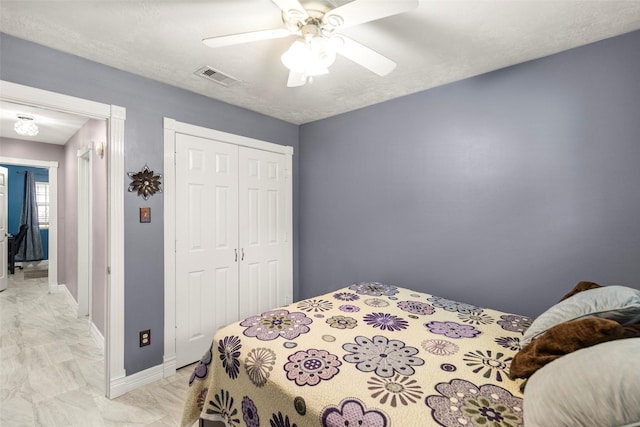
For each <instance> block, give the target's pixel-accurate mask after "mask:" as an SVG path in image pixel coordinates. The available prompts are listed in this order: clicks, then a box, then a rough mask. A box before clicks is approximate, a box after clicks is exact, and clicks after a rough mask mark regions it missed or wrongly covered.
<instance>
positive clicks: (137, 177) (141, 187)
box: [127, 164, 162, 200]
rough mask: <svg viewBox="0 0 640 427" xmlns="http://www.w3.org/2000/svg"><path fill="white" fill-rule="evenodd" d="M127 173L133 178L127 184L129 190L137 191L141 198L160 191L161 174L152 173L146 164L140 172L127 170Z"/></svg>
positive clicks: (146, 197)
mask: <svg viewBox="0 0 640 427" xmlns="http://www.w3.org/2000/svg"><path fill="white" fill-rule="evenodd" d="M127 175H129V178H131V179H132V180H133V181H132V182H131V184H130V185H129V191H137V192H138V196H142V198H143V199H145V200H147V199H148V198H149V196H153V195H154V194H156V193H162V188H160V185H161V184H162V183H161V182H160V179H162V174H157V175H156V174H154V172H153V171H152V170H149V166H147V165H146V164H145V165H144V168H142V170H141V171H140V172H127Z"/></svg>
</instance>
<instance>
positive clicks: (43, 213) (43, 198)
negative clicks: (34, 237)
mask: <svg viewBox="0 0 640 427" xmlns="http://www.w3.org/2000/svg"><path fill="white" fill-rule="evenodd" d="M36 204H37V205H38V226H39V227H40V228H41V229H46V228H49V183H48V182H38V181H36Z"/></svg>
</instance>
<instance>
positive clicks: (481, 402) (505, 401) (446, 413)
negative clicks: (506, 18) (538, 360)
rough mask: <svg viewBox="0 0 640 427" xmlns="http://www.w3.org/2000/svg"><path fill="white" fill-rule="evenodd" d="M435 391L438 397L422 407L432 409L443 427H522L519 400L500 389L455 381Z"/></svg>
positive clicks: (489, 385)
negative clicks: (484, 426) (425, 406)
mask: <svg viewBox="0 0 640 427" xmlns="http://www.w3.org/2000/svg"><path fill="white" fill-rule="evenodd" d="M435 388H436V391H437V392H438V393H440V394H439V395H433V396H428V397H427V398H426V399H425V403H426V404H427V406H428V407H429V408H431V409H432V414H431V415H432V417H433V418H434V420H436V422H437V423H438V424H440V425H442V426H444V427H462V426H480V425H486V426H489V425H490V426H492V427H516V426H523V422H522V399H521V398H519V397H515V396H513V395H512V394H511V393H510V392H509V391H508V390H505V389H504V388H502V387H499V386H497V385H493V384H485V385H483V386H481V387H477V386H476V385H475V384H472V383H470V382H469V381H465V380H461V379H454V380H451V381H450V382H448V383H446V382H444V383H439V384H438V385H436V387H435ZM453 414H455V416H454V415H453Z"/></svg>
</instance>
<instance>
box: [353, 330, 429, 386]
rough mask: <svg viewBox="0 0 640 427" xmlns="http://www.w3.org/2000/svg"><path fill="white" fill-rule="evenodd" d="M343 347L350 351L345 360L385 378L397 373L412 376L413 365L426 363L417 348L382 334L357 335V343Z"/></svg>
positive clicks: (361, 369) (413, 371)
mask: <svg viewBox="0 0 640 427" xmlns="http://www.w3.org/2000/svg"><path fill="white" fill-rule="evenodd" d="M342 348H343V349H344V350H345V351H347V352H348V353H350V354H346V355H344V356H343V357H342V359H343V360H344V361H345V362H348V363H355V364H356V368H357V369H358V370H360V371H362V372H375V374H376V375H378V376H380V377H383V378H389V377H392V376H393V375H394V374H396V373H398V374H401V375H404V376H410V375H413V374H414V373H415V369H413V366H420V365H424V360H422V359H421V358H419V357H417V356H416V354H418V349H417V348H415V347H410V346H407V345H405V343H404V342H402V341H400V340H389V339H388V338H386V337H383V336H381V335H376V336H374V337H373V338H372V339H369V338H367V337H363V336H357V337H356V338H355V343H347V344H344V345H343V346H342Z"/></svg>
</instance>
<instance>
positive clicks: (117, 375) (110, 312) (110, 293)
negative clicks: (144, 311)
mask: <svg viewBox="0 0 640 427" xmlns="http://www.w3.org/2000/svg"><path fill="white" fill-rule="evenodd" d="M0 100H3V101H7V102H13V103H17V104H24V105H31V106H34V107H41V108H48V109H51V110H56V111H63V112H67V113H71V114H77V115H80V116H85V117H90V118H95V119H101V120H107V161H108V170H107V176H108V207H109V208H108V214H107V215H108V225H107V230H108V232H107V247H108V249H107V266H108V267H107V268H108V275H107V301H106V305H107V307H106V331H105V332H106V333H105V381H106V387H105V391H106V395H107V397H109V398H115V397H118V396H120V395H122V394H124V393H125V392H126V391H127V389H126V387H127V381H126V372H125V369H124V121H125V119H126V109H125V108H124V107H119V106H117V105H109V104H102V103H99V102H95V101H89V100H86V99H81V98H76V97H72V96H68V95H63V94H60V93H55V92H50V91H46V90H42V89H36V88H33V87H29V86H23V85H19V84H16V83H12V82H7V81H4V80H0ZM56 170H57V169H56ZM54 176H55V179H56V180H57V174H54ZM50 179H51V178H50ZM56 182H57V181H56ZM50 186H51V184H50ZM56 197H57V194H56V195H55V197H54V194H51V198H52V200H56ZM55 231H56V233H57V230H55ZM49 233H51V229H49ZM49 239H50V240H49V242H50V243H49V244H51V237H50V238H49ZM55 243H56V245H55V246H54V247H57V234H56V238H55ZM53 265H55V263H54V264H53ZM50 273H51V271H50ZM56 274H57V272H56Z"/></svg>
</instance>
